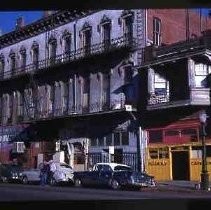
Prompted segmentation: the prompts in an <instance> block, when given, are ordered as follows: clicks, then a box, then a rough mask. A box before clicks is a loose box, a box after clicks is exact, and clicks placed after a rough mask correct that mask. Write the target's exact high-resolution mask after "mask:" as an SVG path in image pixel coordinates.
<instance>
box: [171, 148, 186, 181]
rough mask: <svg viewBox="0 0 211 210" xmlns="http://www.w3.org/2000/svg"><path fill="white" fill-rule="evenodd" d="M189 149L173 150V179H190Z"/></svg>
mask: <svg viewBox="0 0 211 210" xmlns="http://www.w3.org/2000/svg"><path fill="white" fill-rule="evenodd" d="M189 171H190V168H189V155H188V151H172V177H173V180H189Z"/></svg>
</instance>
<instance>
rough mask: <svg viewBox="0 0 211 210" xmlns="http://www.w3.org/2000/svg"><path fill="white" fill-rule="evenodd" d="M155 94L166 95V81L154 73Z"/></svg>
mask: <svg viewBox="0 0 211 210" xmlns="http://www.w3.org/2000/svg"><path fill="white" fill-rule="evenodd" d="M154 75H155V94H156V95H166V94H167V81H166V79H165V78H164V77H162V76H161V75H159V74H157V73H155V74H154Z"/></svg>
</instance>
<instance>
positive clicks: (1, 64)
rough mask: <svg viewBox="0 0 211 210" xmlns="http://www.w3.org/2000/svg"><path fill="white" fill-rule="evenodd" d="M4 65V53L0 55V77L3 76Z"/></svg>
mask: <svg viewBox="0 0 211 210" xmlns="http://www.w3.org/2000/svg"><path fill="white" fill-rule="evenodd" d="M4 67H5V61H4V55H2V54H1V55H0V79H1V78H3V77H4Z"/></svg>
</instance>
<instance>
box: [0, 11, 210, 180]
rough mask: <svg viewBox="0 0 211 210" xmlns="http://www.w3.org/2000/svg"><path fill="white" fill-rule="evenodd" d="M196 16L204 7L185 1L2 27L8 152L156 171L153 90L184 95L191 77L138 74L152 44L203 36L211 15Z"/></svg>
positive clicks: (0, 100)
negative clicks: (184, 5) (189, 6)
mask: <svg viewBox="0 0 211 210" xmlns="http://www.w3.org/2000/svg"><path fill="white" fill-rule="evenodd" d="M170 14H171V15H170ZM187 14H188V16H187ZM181 15H182V17H184V18H181V19H179V18H177V17H178V16H181ZM193 20H194V21H195V22H194V23H191V22H190V21H193ZM198 20H200V16H199V14H197V13H195V12H193V11H188V13H187V11H186V10H184V9H183V10H182V9H181V10H151V9H150V10H144V9H134V10H100V11H79V10H78V11H75V10H73V11H56V12H54V13H52V14H51V15H49V16H45V17H43V18H42V19H40V20H38V21H37V22H34V23H32V24H30V25H28V26H23V25H22V24H20V25H18V27H17V28H16V30H15V31H12V32H10V33H8V34H5V35H2V36H1V37H0V45H1V49H0V73H1V74H0V80H1V81H0V86H1V89H0V110H1V114H0V117H1V137H0V138H1V143H0V145H1V148H0V149H1V154H0V161H1V162H6V161H9V160H11V159H13V158H15V157H17V158H19V159H20V162H22V163H23V164H24V165H26V166H28V167H29V166H30V167H36V166H37V164H38V163H39V162H40V161H42V160H43V159H46V158H52V156H53V155H54V154H55V153H56V152H57V153H60V155H61V154H62V155H63V156H62V155H61V156H62V158H63V159H64V161H66V162H68V163H69V164H71V165H73V166H74V169H75V170H84V169H86V168H87V167H89V166H90V165H92V164H94V163H95V162H100V161H115V162H122V163H126V164H129V165H131V166H133V167H134V169H138V170H145V169H147V170H149V171H150V173H152V174H153V173H154V171H153V170H154V169H152V170H151V169H150V168H148V167H146V168H145V166H146V164H148V162H147V159H148V150H147V147H149V146H150V145H151V142H150V141H149V131H150V129H152V130H153V129H154V128H155V127H156V126H154V125H153V124H150V123H148V124H147V122H152V121H153V122H154V121H155V122H156V117H154V115H152V118H150V120H149V118H147V116H148V112H149V113H154V112H151V111H149V110H148V109H150V108H149V107H150V105H149V106H148V105H147V106H146V103H148V102H146V98H148V94H146V92H147V93H148V92H150V94H154V93H155V92H156V93H157V92H161V93H162V92H163V91H166V92H168V93H170V92H171V91H174V95H175V96H174V97H176V96H180V92H181V90H184V89H183V87H185V86H186V85H187V81H189V80H188V79H187V77H186V79H185V77H184V81H182V82H184V84H183V86H181V87H180V89H179V90H176V89H175V90H174V88H172V87H174V85H175V86H179V84H180V83H181V81H177V80H175V81H174V80H173V81H174V82H172V83H170V81H164V80H162V79H160V80H159V78H158V81H156V82H155V81H154V80H153V78H155V77H154V76H152V74H149V77H148V76H146V75H145V73H140V74H139V73H138V71H139V69H140V66H143V65H144V64H146V62H151V61H152V60H151V59H150V58H149V55H150V52H151V51H150V50H153V47H151V48H150V47H149V50H145V53H144V54H143V52H144V50H143V49H144V48H145V47H146V46H149V45H153V46H154V45H157V46H159V45H168V44H171V43H174V42H177V41H182V40H186V39H189V38H191V34H194V37H197V36H199V35H200V34H201V32H202V31H203V30H204V29H207V28H209V26H210V25H209V24H210V21H209V20H207V21H206V19H205V18H202V19H201V21H200V22H197V21H198ZM19 21H20V23H21V20H19ZM176 21H177V24H173V23H175V22H176ZM184 22H185V23H186V27H185V24H184ZM205 23H206V24H205ZM203 27H204V28H203ZM174 30H175V31H177V32H178V33H171V32H172V31H174ZM147 52H148V54H146V53H147ZM147 59H148V61H147ZM191 59H192V58H190V59H189V60H190V61H188V62H190V64H188V65H192V64H191V62H192V60H191ZM143 61H144V64H142V63H143ZM150 66H151V65H150ZM141 69H142V67H141ZM143 69H144V70H143V72H146V70H145V67H143ZM149 71H152V72H153V71H155V70H154V69H152V70H149ZM177 73H178V72H177ZM173 74H174V72H173V71H172V75H171V76H170V77H173ZM185 74H186V73H185V71H184V72H183V71H181V77H183V76H184V75H185ZM158 77H159V76H158ZM148 78H150V79H149V81H152V83H150V82H149V84H148V83H146V81H148ZM147 85H148V86H147ZM147 87H149V90H147ZM164 87H165V88H164ZM194 88H195V86H194V87H193V90H194ZM164 89H165V90H164ZM204 91H205V94H207V93H208V92H209V90H204ZM185 94H186V93H185V92H184V95H185ZM193 95H194V94H193ZM181 97H182V96H181ZM204 103H205V105H207V104H208V102H207V101H205V102H204ZM155 116H156V115H155ZM152 119H153V120H152ZM159 123H160V121H159V122H158V124H159ZM191 123H192V122H191ZM159 126H161V125H159ZM12 142H16V143H12ZM18 142H19V143H18ZM14 146H15V147H14ZM17 147H18V148H20V149H19V150H18V149H17ZM62 151H63V152H64V153H61V152H62ZM146 151H147V152H146ZM158 178H159V177H158ZM161 179H162V177H161ZM167 179H171V176H169V177H167Z"/></svg>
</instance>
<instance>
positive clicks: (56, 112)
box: [19, 99, 135, 122]
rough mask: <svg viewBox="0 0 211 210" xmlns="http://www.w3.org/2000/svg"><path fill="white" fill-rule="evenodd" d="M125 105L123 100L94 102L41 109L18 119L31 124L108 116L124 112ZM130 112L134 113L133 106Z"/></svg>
mask: <svg viewBox="0 0 211 210" xmlns="http://www.w3.org/2000/svg"><path fill="white" fill-rule="evenodd" d="M127 105H128V104H127V103H126V102H125V101H124V100H121V99H120V100H113V101H110V103H109V102H108V103H102V102H95V103H92V104H89V106H82V105H77V106H69V107H57V108H53V109H52V108H51V109H46V108H45V109H43V110H42V111H40V110H37V111H36V112H35V113H34V114H33V115H30V116H28V115H27V114H26V113H25V116H23V117H22V118H20V117H19V122H20V120H22V122H31V121H39V120H49V119H57V118H63V117H77V116H93V115H97V114H109V113H116V112H123V111H126V108H127ZM131 107H132V111H135V109H134V106H131Z"/></svg>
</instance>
